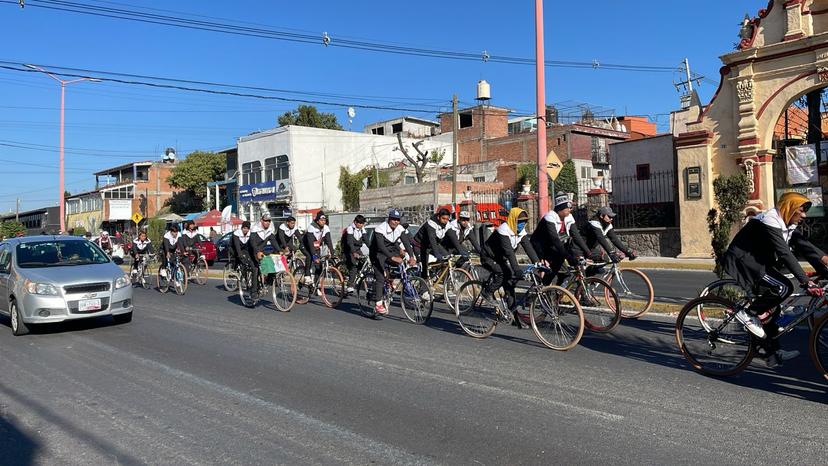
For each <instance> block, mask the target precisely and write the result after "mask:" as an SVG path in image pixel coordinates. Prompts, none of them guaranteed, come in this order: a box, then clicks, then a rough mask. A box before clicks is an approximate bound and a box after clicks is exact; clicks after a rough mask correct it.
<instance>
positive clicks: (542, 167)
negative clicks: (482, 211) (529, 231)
mask: <svg viewBox="0 0 828 466" xmlns="http://www.w3.org/2000/svg"><path fill="white" fill-rule="evenodd" d="M545 66H546V61H545V58H544V51H543V0H535V73H536V84H537V88H536V93H537V112H538V131H537V132H538V157H537V161H538V215H539V216H540V215H545V214H546V212H547V211H548V210H549V192H548V189H547V186H546V179H547V175H546V76H545V71H546V69H545Z"/></svg>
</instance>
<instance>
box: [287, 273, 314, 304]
mask: <svg viewBox="0 0 828 466" xmlns="http://www.w3.org/2000/svg"><path fill="white" fill-rule="evenodd" d="M293 278H294V279H295V280H296V303H297V304H307V303H308V301H310V297H311V295H312V294H313V293H314V291H315V289H316V287H315V285H314V284H307V283H305V271H304V269H296V272H294V274H293ZM311 278H313V276H311Z"/></svg>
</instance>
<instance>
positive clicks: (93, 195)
mask: <svg viewBox="0 0 828 466" xmlns="http://www.w3.org/2000/svg"><path fill="white" fill-rule="evenodd" d="M103 219H104V211H103V198H102V197H101V193H100V191H98V190H94V191H88V192H85V193H78V194H73V195H71V196H68V197H66V229H67V230H69V232H73V231H79V229H83V230H85V231H89V232H92V233H93V234H94V233H96V232H98V231H99V230H100V228H101V222H102V221H103Z"/></svg>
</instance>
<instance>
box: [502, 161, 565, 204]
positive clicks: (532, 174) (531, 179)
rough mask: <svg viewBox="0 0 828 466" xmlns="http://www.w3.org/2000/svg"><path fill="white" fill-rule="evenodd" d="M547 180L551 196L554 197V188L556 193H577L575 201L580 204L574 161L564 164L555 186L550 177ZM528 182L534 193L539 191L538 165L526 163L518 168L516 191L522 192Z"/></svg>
mask: <svg viewBox="0 0 828 466" xmlns="http://www.w3.org/2000/svg"><path fill="white" fill-rule="evenodd" d="M545 178H546V179H547V189H548V190H549V195H550V196H554V192H553V191H552V188H554V191H555V192H564V193H575V199H574V201H575V202H576V203H577V202H578V176H577V174H576V173H575V163H574V162H573V161H572V160H567V161H566V162H564V164H563V168H562V169H561V172H560V173H559V174H558V179H556V180H555V183H554V186H553V183H552V180H550V179H549V177H548V176H546V177H545ZM527 182H528V183H529V184H530V185H531V186H532V191H534V192H537V191H538V164H536V163H525V164H522V165H518V166H517V186H516V187H515V188H516V190H517V191H518V192H520V190H521V189H522V188H523V185H524V184H526V183H527Z"/></svg>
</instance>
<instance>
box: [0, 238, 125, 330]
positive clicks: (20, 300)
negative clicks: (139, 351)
mask: <svg viewBox="0 0 828 466" xmlns="http://www.w3.org/2000/svg"><path fill="white" fill-rule="evenodd" d="M0 314H4V315H8V316H9V319H10V320H11V328H12V333H14V334H15V335H25V334H26V333H28V332H29V327H28V325H29V324H45V323H54V322H63V321H67V320H75V319H86V318H90V317H99V316H106V315H111V316H112V317H113V318H114V319H115V322H116V323H126V322H129V321H131V320H132V286H131V283H130V279H129V276H128V275H125V274H124V272H123V271H122V270H121V269H120V268H119V267H118V266H117V265H115V264H114V263H113V262H112V261H111V260H110V259H109V258H108V257H107V256H106V254H105V253H104V252H103V251H102V250H101V249H100V248H98V247H97V246H96V245H94V244H93V243H91V242H89V241H87V240H85V239H83V238H76V237H72V236H31V237H24V238H14V239H10V240H6V241H4V242H2V243H0Z"/></svg>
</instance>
